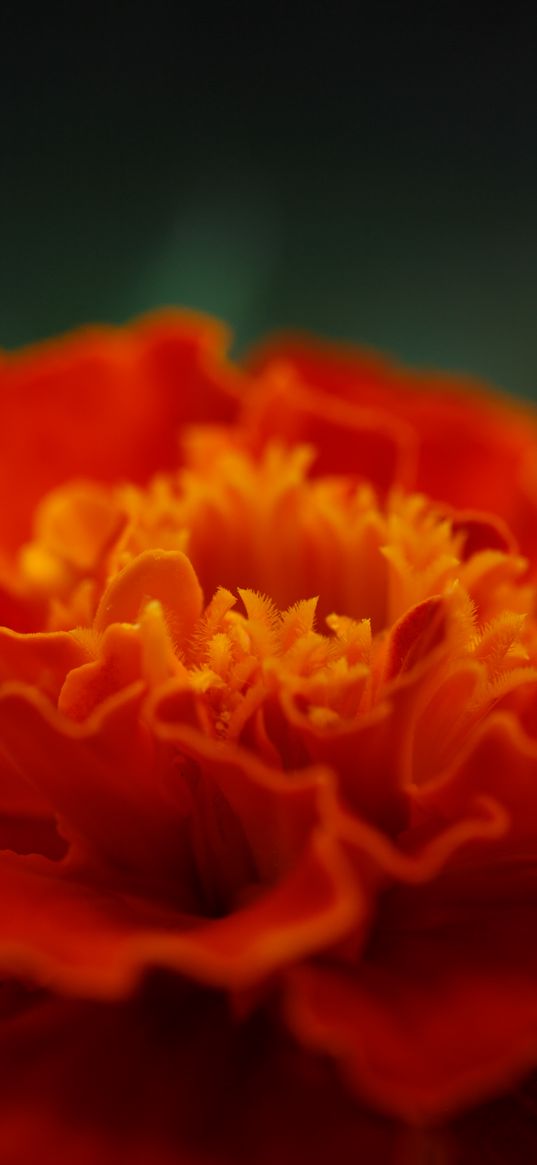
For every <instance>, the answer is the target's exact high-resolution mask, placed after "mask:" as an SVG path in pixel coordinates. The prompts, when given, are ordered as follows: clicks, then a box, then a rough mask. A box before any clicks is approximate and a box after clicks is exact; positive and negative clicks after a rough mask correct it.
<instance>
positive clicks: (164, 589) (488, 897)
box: [0, 313, 537, 1165]
mask: <svg viewBox="0 0 537 1165" xmlns="http://www.w3.org/2000/svg"><path fill="white" fill-rule="evenodd" d="M225 345H226V336H225V332H224V331H223V330H221V329H220V327H219V326H218V325H215V324H213V323H212V322H210V321H206V320H201V319H198V318H197V317H194V316H189V315H186V314H183V313H169V314H167V315H162V316H158V317H154V318H152V319H148V320H144V321H141V322H140V323H139V324H136V325H134V326H133V327H131V328H127V329H124V330H121V329H120V330H113V329H109V330H106V331H105V330H94V331H89V332H87V333H83V334H80V335H77V336H74V337H72V338H67V339H66V340H64V341H62V342H60V343H55V344H50V345H45V346H41V347H38V348H36V349H35V350H31V351H29V352H23V353H21V354H20V355H15V356H9V357H8V356H6V357H4V361H3V363H2V364H0V393H1V397H2V402H3V414H4V418H5V420H4V425H3V429H2V433H1V436H0V440H1V441H2V445H3V448H2V457H1V458H0V487H1V489H2V497H3V505H2V507H1V509H0V549H1V557H0V623H1V626H0V885H1V894H0V973H1V983H2V987H1V990H2V995H1V996H0V1009H1V1014H2V1026H3V1031H4V1040H3V1047H4V1051H3V1052H2V1053H0V1078H1V1079H2V1100H0V1160H1V1161H2V1163H3V1162H4V1161H5V1162H6V1163H9V1162H15V1161H21V1162H22V1161H25V1162H27V1161H31V1160H33V1159H37V1156H39V1159H40V1160H44V1159H45V1158H44V1157H43V1150H42V1146H43V1144H47V1145H48V1146H50V1149H49V1150H47V1151H48V1152H49V1153H50V1160H51V1161H52V1160H53V1161H55V1162H64V1161H65V1162H67V1161H69V1162H71V1161H73V1160H77V1161H81V1162H85V1161H87V1162H93V1161H97V1160H98V1161H99V1162H105V1165H106V1163H107V1162H116V1161H118V1162H121V1161H129V1162H140V1163H141V1162H151V1163H152V1165H153V1163H155V1165H160V1163H161V1162H162V1163H165V1162H168V1161H175V1162H177V1161H181V1162H192V1163H194V1162H196V1163H198V1165H199V1163H207V1165H208V1163H209V1162H212V1163H214V1162H231V1161H233V1162H240V1161H245V1162H252V1163H253V1165H255V1163H259V1165H272V1163H273V1162H276V1161H278V1162H284V1163H285V1162H287V1161H288V1162H291V1161H292V1162H295V1163H297V1162H300V1161H306V1160H308V1162H313V1163H314V1165H315V1163H316V1162H318V1163H319V1165H320V1163H321V1162H324V1161H326V1160H328V1159H333V1158H334V1157H335V1159H336V1160H341V1161H345V1160H347V1159H349V1160H350V1159H358V1156H359V1155H361V1159H363V1160H367V1161H372V1162H373V1161H377V1160H379V1161H380V1160H383V1161H384V1160H386V1161H388V1160H393V1161H398V1162H402V1161H404V1162H412V1161H418V1160H423V1156H420V1153H421V1154H423V1152H424V1151H425V1146H426V1145H427V1144H431V1143H433V1142H434V1144H435V1145H436V1146H437V1148H438V1147H439V1152H441V1153H443V1154H444V1155H445V1156H444V1157H441V1158H439V1159H442V1160H444V1159H445V1160H446V1161H447V1160H455V1159H456V1160H458V1161H463V1160H468V1161H469V1160H471V1159H472V1160H473V1159H475V1157H473V1158H472V1157H470V1156H467V1157H466V1158H465V1157H464V1152H466V1153H467V1154H470V1153H471V1152H473V1149H472V1145H474V1146H475V1137H476V1136H478V1135H479V1136H480V1137H481V1140H480V1145H481V1148H480V1154H481V1155H480V1156H479V1159H480V1160H483V1161H485V1160H486V1152H487V1148H486V1141H485V1140H484V1138H483V1134H482V1131H481V1133H479V1134H478V1133H476V1129H479V1128H481V1129H482V1126H480V1125H479V1121H480V1119H481V1117H480V1115H479V1114H480V1112H482V1111H483V1110H478V1111H477V1115H476V1116H475V1117H474V1116H469V1117H468V1116H461V1115H460V1114H461V1113H466V1112H467V1111H469V1110H472V1108H473V1106H475V1105H478V1104H483V1103H484V1102H486V1101H488V1100H489V1099H490V1098H493V1097H495V1096H496V1095H497V1094H498V1093H499V1092H508V1091H509V1090H510V1089H512V1088H513V1087H514V1086H515V1085H517V1083H518V1082H519V1081H520V1080H522V1079H523V1078H524V1077H525V1076H526V1074H527V1073H528V1072H529V1071H531V1070H532V1069H533V1068H534V1067H535V1061H536V1055H535V1047H536V1043H537V943H536V941H535V937H534V925H533V923H534V920H535V910H536V906H537V899H536V889H537V884H536V879H535V871H536V869H537V824H536V815H535V808H536V805H537V800H536V796H537V795H536V788H537V612H536V585H537V584H536V572H537V536H536V530H537V476H536V471H535V465H536V464H537V458H536V451H537V420H536V419H535V417H534V415H533V413H531V411H530V410H529V409H528V408H524V407H523V406H521V405H516V404H514V403H512V402H511V401H508V400H505V399H503V398H501V397H500V396H495V395H493V394H491V393H490V392H484V391H482V390H480V389H478V388H475V387H474V386H468V385H462V384H460V383H456V384H453V383H452V382H450V381H449V380H447V379H446V380H442V379H441V378H436V379H434V380H431V379H430V378H428V377H427V376H425V375H424V376H418V375H417V374H409V373H406V372H401V371H399V370H397V369H394V368H392V367H391V366H390V365H388V364H387V363H383V362H381V361H380V360H377V359H376V358H373V357H370V356H366V357H364V356H362V355H361V354H359V353H353V352H347V353H344V352H341V351H339V350H338V349H334V350H332V351H331V350H329V349H328V348H321V347H318V346H316V345H315V344H313V343H311V342H308V343H301V342H299V341H292V342H290V343H285V342H284V343H280V344H273V345H271V346H268V347H266V348H265V349H263V350H260V351H259V352H258V353H256V355H255V357H254V358H252V360H251V361H250V362H249V363H248V365H245V366H244V367H241V368H239V367H233V366H232V365H230V364H229V363H228V361H227V359H226V356H225ZM472 1122H473V1123H472ZM476 1122H477V1124H476ZM437 1126H441V1129H442V1133H441V1137H440V1134H437V1133H436V1132H433V1133H431V1132H428V1131H424V1130H426V1129H428V1128H429V1127H432V1128H433V1129H434V1128H437ZM525 1135H526V1134H525ZM431 1138H432V1141H431ZM438 1138H440V1139H438ZM450 1138H451V1140H450ZM472 1138H474V1141H472ZM455 1142H456V1143H457V1146H458V1147H457V1149H456V1150H455V1149H454V1145H455ZM528 1144H529V1142H528V1141H527V1140H525V1141H524V1145H525V1150H524V1151H525V1153H526V1156H524V1157H521V1158H520V1159H521V1160H528V1159H530V1157H531V1152H530V1153H529V1156H528V1151H527V1146H528ZM461 1145H462V1146H463V1148H462V1149H461ZM464 1146H466V1148H464ZM452 1149H453V1151H454V1152H455V1151H456V1153H458V1156H452V1155H451V1152H452ZM461 1154H462V1155H461ZM47 1159H48V1158H47ZM510 1159H511V1160H513V1157H512V1156H511V1158H510Z"/></svg>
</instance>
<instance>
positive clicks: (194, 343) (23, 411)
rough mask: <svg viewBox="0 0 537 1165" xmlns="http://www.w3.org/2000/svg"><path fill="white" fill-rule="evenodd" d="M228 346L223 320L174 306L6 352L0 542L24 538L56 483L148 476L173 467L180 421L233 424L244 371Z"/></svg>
mask: <svg viewBox="0 0 537 1165" xmlns="http://www.w3.org/2000/svg"><path fill="white" fill-rule="evenodd" d="M227 344H228V336H227V333H226V331H225V329H224V328H222V326H221V325H220V324H218V323H216V322H213V321H211V320H209V319H206V318H203V317H201V316H199V317H198V316H195V315H193V314H189V313H186V312H185V313H181V312H171V311H170V312H168V313H165V314H162V315H156V316H154V317H149V318H148V319H146V320H141V321H139V322H138V323H137V324H136V325H135V326H134V327H131V328H129V329H113V328H106V329H105V328H103V329H97V328H95V329H88V330H87V331H84V332H80V333H78V334H75V335H74V336H72V337H69V338H67V339H64V340H62V341H55V342H51V343H48V344H42V345H37V346H36V347H35V348H31V349H28V350H26V351H23V352H22V353H20V354H15V355H9V356H5V357H4V359H3V361H2V363H1V364H0V399H1V400H2V417H3V422H2V431H1V434H0V495H2V496H3V497H9V499H10V500H9V505H4V506H2V511H1V517H0V544H1V545H2V546H3V547H5V548H8V547H9V548H14V547H17V546H19V545H20V543H21V542H22V541H24V540H25V539H26V538H27V537H28V535H29V533H30V519H31V515H32V511H33V510H34V508H35V506H36V504H37V503H38V502H39V501H40V499H41V497H42V496H43V495H44V494H45V493H46V492H47V491H48V490H50V489H51V488H53V487H54V486H55V485H57V484H59V483H60V482H62V481H66V480H67V479H68V478H70V477H73V476H76V477H77V478H80V477H87V478H91V479H93V480H96V481H103V482H109V481H122V480H125V479H127V480H131V481H145V480H147V479H148V477H149V476H150V475H151V474H152V473H154V472H156V471H157V470H162V469H165V468H171V467H172V466H173V465H174V464H175V462H176V459H177V451H178V429H179V427H180V426H181V425H185V424H187V423H190V422H193V421H202V420H203V421H206V420H211V421H212V422H216V421H221V422H228V421H231V420H232V419H233V417H234V416H235V413H236V410H237V401H238V396H239V392H240V386H241V384H242V377H241V374H240V372H239V371H238V370H235V369H232V368H231V366H230V365H229V364H227V362H226V357H225V350H226V348H227ZM21 465H25V466H28V465H29V466H31V472H28V473H24V474H22V475H21V474H20V467H21ZM14 481H17V489H16V490H15V491H13V482H14Z"/></svg>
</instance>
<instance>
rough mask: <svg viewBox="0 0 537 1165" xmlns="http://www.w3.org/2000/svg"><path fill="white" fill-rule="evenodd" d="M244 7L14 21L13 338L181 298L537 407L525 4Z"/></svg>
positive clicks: (5, 199) (0, 317)
mask: <svg viewBox="0 0 537 1165" xmlns="http://www.w3.org/2000/svg"><path fill="white" fill-rule="evenodd" d="M75 8H76V6H75ZM248 11H249V16H248V17H246V16H245V11H240V10H237V11H235V10H234V9H233V8H232V7H231V6H226V7H225V9H224V8H221V9H220V11H219V14H218V16H217V18H216V20H215V17H214V15H213V14H212V11H211V10H210V9H209V7H208V6H204V5H203V4H199V5H198V6H197V8H196V9H195V10H190V9H188V8H183V7H182V6H181V5H177V4H176V5H170V6H169V7H167V8H163V7H159V5H158V4H157V5H153V6H152V5H150V4H147V3H146V4H145V5H143V6H142V5H137V4H136V3H131V4H128V5H125V6H122V5H119V4H116V5H114V6H113V7H112V6H110V8H109V9H106V8H105V9H104V10H103V11H101V10H98V11H95V10H93V11H92V10H90V7H89V6H88V7H87V13H86V15H84V16H82V15H81V12H82V9H81V10H80V12H79V13H78V14H77V16H76V23H75V21H74V18H73V14H72V12H71V10H70V9H69V8H68V7H67V6H66V7H65V8H64V9H62V10H61V12H60V13H59V14H55V15H54V16H53V15H51V12H50V10H49V11H47V12H46V13H41V15H40V16H39V17H38V18H37V19H38V21H39V25H37V24H36V23H31V24H30V17H29V14H28V11H27V10H26V11H21V12H20V13H17V10H16V9H14V10H13V12H12V13H11V14H10V17H9V18H8V23H9V26H10V27H9V29H8V28H7V26H6V20H5V19H4V28H3V58H4V59H3V66H2V77H1V85H2V88H3V93H2V149H1V151H0V167H1V173H2V178H1V183H0V345H2V346H4V347H7V348H12V347H15V346H17V345H20V344H24V343H27V342H29V341H32V340H36V339H39V338H41V337H44V336H47V335H51V334H54V333H58V332H63V331H65V330H66V329H69V328H71V327H73V326H75V325H77V324H81V323H84V322H90V321H91V322H94V321H99V320H104V321H112V322H121V321H124V320H126V319H128V318H129V317H131V316H133V315H135V314H137V313H139V312H143V311H146V310H147V309H150V308H153V307H156V306H159V305H163V304H184V305H188V306H190V307H194V308H200V309H203V310H204V311H207V312H211V313H215V314H217V315H218V316H220V317H222V318H224V319H225V320H227V321H228V322H229V323H230V324H231V326H232V327H233V329H234V332H235V335H236V352H237V353H239V354H240V352H241V351H242V350H244V349H245V348H246V347H247V346H248V345H250V344H251V343H252V342H253V341H255V339H256V338H257V337H260V336H262V335H264V334H266V333H267V332H268V331H272V330H274V329H282V328H284V329H289V328H295V329H296V328H298V329H300V330H309V331H314V332H316V333H320V334H323V335H325V336H328V337H332V338H337V339H346V340H354V341H358V342H360V343H365V344H367V345H370V346H373V347H378V348H382V349H384V350H386V351H388V352H390V353H392V354H394V355H396V356H398V357H400V358H402V359H404V360H405V361H408V362H411V363H415V364H418V365H425V366H427V365H434V366H437V367H440V368H444V369H455V370H461V371H468V372H472V373H476V374H478V375H479V376H481V377H485V378H486V379H488V380H490V381H492V382H495V383H496V384H498V385H501V386H503V387H504V388H507V389H509V390H513V391H517V392H519V393H522V394H525V395H526V396H532V395H534V396H536V397H537V336H536V329H535V317H536V306H537V230H536V209H537V128H536V123H537V117H536V115H537V90H536V81H535V49H536V43H535V39H534V38H533V36H532V35H531V34H530V32H529V19H526V17H527V16H528V17H529V14H530V11H531V10H530V6H529V5H528V8H527V9H525V8H521V9H520V10H517V9H515V11H514V12H513V10H512V9H509V8H508V7H507V6H503V7H502V9H501V10H500V14H499V15H498V16H496V17H494V16H492V15H489V16H487V22H486V23H484V22H482V21H479V19H478V17H477V14H476V12H473V13H472V12H471V11H470V12H467V13H465V15H464V16H463V15H462V14H458V13H457V9H456V7H455V8H454V9H450V7H448V6H445V7H443V6H442V5H441V4H437V5H434V6H430V13H429V15H428V16H427V15H424V14H423V12H418V10H416V11H415V12H414V9H413V6H412V5H407V4H402V5H397V4H393V5H392V4H383V3H378V4H377V5H372V6H366V5H363V6H362V5H360V4H354V5H353V7H352V8H350V9H349V11H348V15H345V16H343V9H341V12H340V13H339V14H338V12H337V10H334V9H329V7H328V6H323V7H320V8H319V9H318V10H317V9H314V8H313V7H312V9H311V12H310V15H309V17H308V18H307V20H306V21H305V20H304V18H302V20H300V19H299V18H298V16H297V15H296V14H293V12H292V10H291V9H289V8H287V9H286V8H283V7H282V9H281V10H279V9H275V8H274V7H273V8H271V9H269V8H268V7H267V6H258V7H255V8H254V7H253V6H252V7H250V9H249V10H248Z"/></svg>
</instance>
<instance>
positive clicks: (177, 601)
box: [95, 550, 203, 650]
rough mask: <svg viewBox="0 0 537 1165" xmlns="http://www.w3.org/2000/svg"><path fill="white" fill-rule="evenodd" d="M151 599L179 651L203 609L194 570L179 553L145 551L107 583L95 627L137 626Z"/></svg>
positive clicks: (101, 628)
mask: <svg viewBox="0 0 537 1165" xmlns="http://www.w3.org/2000/svg"><path fill="white" fill-rule="evenodd" d="M150 599H157V600H158V601H159V602H160V603H161V604H162V607H163V609H164V613H165V616H166V621H167V623H168V626H169V629H170V632H171V635H172V638H173V640H174V642H175V646H176V648H177V649H178V650H181V648H183V649H184V647H185V646H186V643H187V641H188V639H189V638H190V636H191V635H192V632H193V630H194V627H195V624H196V622H197V620H198V619H199V617H200V615H201V612H202V609H203V595H202V591H201V587H200V585H199V582H198V580H197V577H196V574H195V572H194V568H193V566H192V564H191V562H190V560H189V559H188V558H187V557H186V555H185V554H181V553H180V552H179V551H177V552H176V551H172V550H169V551H165V550H146V551H144V553H143V554H139V555H138V557H137V558H135V560H134V562H132V563H130V564H129V565H128V566H126V567H124V569H123V570H122V571H120V573H119V574H117V575H116V576H115V577H114V578H113V579H112V581H111V582H110V583H109V585H108V587H107V589H106V591H105V593H104V595H103V597H102V599H101V601H100V603H99V607H98V610H97V614H96V616H95V628H96V630H97V631H104V629H105V628H106V627H108V626H109V625H110V623H136V622H138V620H139V618H140V615H141V613H142V611H143V609H144V606H145V605H146V603H147V602H148V600H150Z"/></svg>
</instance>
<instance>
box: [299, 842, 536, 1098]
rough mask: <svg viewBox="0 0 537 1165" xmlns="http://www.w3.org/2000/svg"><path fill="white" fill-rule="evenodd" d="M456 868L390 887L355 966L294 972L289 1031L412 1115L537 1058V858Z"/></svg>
mask: <svg viewBox="0 0 537 1165" xmlns="http://www.w3.org/2000/svg"><path fill="white" fill-rule="evenodd" d="M456 867H457V862H455V863H454V864H452V866H451V867H448V869H447V870H446V872H445V873H444V874H443V875H442V876H441V877H439V878H438V879H437V880H435V881H433V882H431V883H430V884H426V885H424V886H421V887H414V888H406V889H402V888H401V889H397V890H393V891H392V892H391V893H390V894H389V895H386V898H385V902H384V904H383V905H381V907H380V911H379V915H378V918H377V923H376V926H375V929H374V932H373V935H372V938H371V941H370V946H369V949H368V952H367V955H366V956H365V958H364V961H363V963H362V964H361V965H359V966H358V967H356V968H355V969H354V970H352V969H347V970H342V969H339V970H338V969H335V968H331V967H326V968H321V967H318V968H316V967H313V966H311V967H309V968H306V967H305V968H301V969H297V970H296V971H293V972H292V973H291V975H290V988H289V991H290V994H289V999H288V1016H289V1019H290V1022H291V1025H292V1027H293V1030H294V1031H295V1032H296V1033H297V1034H298V1035H299V1037H300V1038H301V1039H302V1040H304V1041H305V1043H306V1044H307V1045H308V1046H311V1047H314V1048H317V1049H323V1050H324V1051H326V1052H328V1053H330V1054H331V1055H332V1056H335V1058H336V1059H337V1060H338V1062H339V1064H340V1066H341V1068H342V1070H343V1072H344V1074H345V1077H346V1078H347V1080H348V1081H349V1082H350V1084H351V1086H352V1087H353V1088H354V1089H355V1090H356V1091H357V1092H358V1094H359V1095H361V1096H363V1097H366V1098H367V1099H368V1100H369V1101H370V1102H372V1103H373V1104H374V1105H375V1106H378V1107H379V1108H381V1109H382V1110H384V1111H386V1112H389V1113H392V1114H396V1115H399V1116H401V1117H403V1118H405V1119H407V1120H410V1121H423V1120H434V1121H438V1120H439V1119H445V1118H446V1117H447V1116H448V1115H451V1113H452V1112H453V1111H457V1110H460V1109H461V1108H464V1107H467V1106H470V1105H472V1104H474V1103H476V1102H477V1101H478V1100H480V1099H481V1098H482V1097H485V1096H488V1095H490V1094H491V1093H495V1092H498V1091H500V1090H507V1089H509V1088H510V1087H511V1086H512V1085H513V1083H514V1082H516V1081H517V1080H518V1079H520V1078H521V1077H522V1076H523V1075H524V1074H525V1073H526V1072H527V1070H528V1069H529V1068H530V1067H531V1065H532V1064H533V1062H534V1058H535V1047H536V1045H537V941H536V938H535V927H534V923H533V919H534V917H535V910H536V906H537V876H536V869H535V866H534V865H533V864H529V865H528V866H527V867H524V865H520V866H519V865H517V864H516V861H515V864H514V866H513V867H512V868H509V866H505V867H504V866H501V865H500V866H498V867H495V865H494V860H492V861H489V864H488V865H487V867H486V877H485V876H482V877H479V876H478V877H477V878H476V879H475V880H474V879H473V874H472V868H471V865H470V864H466V865H464V869H463V871H462V872H457V868H456ZM474 881H475V884H474Z"/></svg>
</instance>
